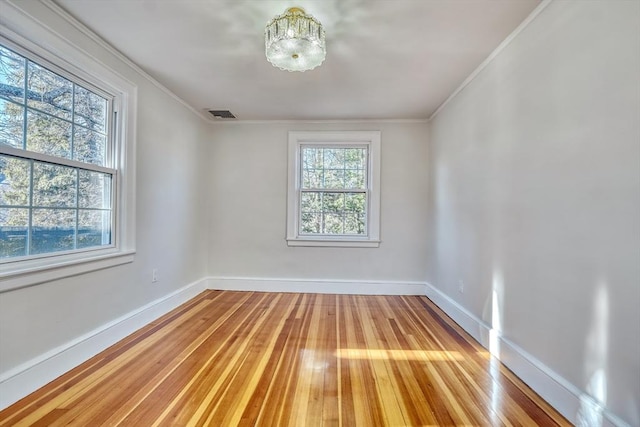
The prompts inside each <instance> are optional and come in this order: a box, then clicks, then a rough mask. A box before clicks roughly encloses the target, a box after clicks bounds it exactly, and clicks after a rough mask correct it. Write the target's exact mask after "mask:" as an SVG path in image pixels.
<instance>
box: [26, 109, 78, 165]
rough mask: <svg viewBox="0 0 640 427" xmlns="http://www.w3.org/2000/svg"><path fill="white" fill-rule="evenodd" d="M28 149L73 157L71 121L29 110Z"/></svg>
mask: <svg viewBox="0 0 640 427" xmlns="http://www.w3.org/2000/svg"><path fill="white" fill-rule="evenodd" d="M27 150H29V151H35V152H37V153H42V154H49V155H51V156H58V157H64V158H67V159H69V158H71V123H69V122H65V121H64V120H60V119H56V118H55V117H51V116H48V115H46V114H40V113H35V112H32V111H28V112H27Z"/></svg>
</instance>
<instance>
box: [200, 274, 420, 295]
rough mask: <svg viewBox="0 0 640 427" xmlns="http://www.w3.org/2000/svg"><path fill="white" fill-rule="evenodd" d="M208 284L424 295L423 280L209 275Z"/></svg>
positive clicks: (224, 287) (220, 287)
mask: <svg viewBox="0 0 640 427" xmlns="http://www.w3.org/2000/svg"><path fill="white" fill-rule="evenodd" d="M207 281H208V285H207V286H208V288H209V289H216V290H225V291H254V292H295V293H315V294H357V295H424V282H400V281H398V282H395V281H367V280H321V279H315V280H307V279H267V278H257V277H209V278H208V279H207Z"/></svg>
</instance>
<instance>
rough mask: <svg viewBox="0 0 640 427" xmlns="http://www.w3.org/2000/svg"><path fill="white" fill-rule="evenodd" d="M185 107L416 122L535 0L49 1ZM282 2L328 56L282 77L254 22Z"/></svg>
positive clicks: (252, 115)
mask: <svg viewBox="0 0 640 427" xmlns="http://www.w3.org/2000/svg"><path fill="white" fill-rule="evenodd" d="M57 3H58V4H59V5H60V6H62V7H63V8H64V9H66V10H67V11H68V12H69V13H70V14H71V15H73V16H75V17H76V18H77V19H78V20H80V21H81V22H83V23H84V24H86V25H87V26H88V27H90V28H91V29H92V30H94V31H95V32H96V33H97V34H98V35H100V36H101V37H102V38H104V39H105V40H106V41H107V42H109V43H110V44H111V45H113V46H114V47H115V48H116V49H118V50H119V51H120V52H122V53H123V54H124V55H126V56H127V57H129V58H130V59H131V60H132V61H133V62H135V63H136V64H138V65H139V66H140V67H141V68H143V69H144V70H145V71H146V72H148V73H149V74H150V75H152V76H153V77H154V78H155V79H156V80H158V81H159V82H161V83H162V84H163V85H164V86H166V87H167V88H168V89H170V90H171V91H172V92H174V93H175V94H176V95H178V96H179V97H180V98H182V99H183V100H184V101H186V102H187V103H188V104H189V105H191V106H192V107H193V108H194V109H196V110H198V111H205V110H207V109H220V110H224V109H228V110H231V112H233V113H234V114H235V115H236V116H237V117H238V119H241V120H273V119H282V120H334V119H425V118H427V117H429V116H430V115H431V114H432V113H433V112H434V111H435V110H436V109H437V108H438V106H439V105H440V104H441V103H442V102H444V101H445V100H446V98H447V97H448V96H449V95H450V94H451V93H452V92H453V91H454V90H455V89H456V88H457V87H458V86H459V85H460V83H462V81H463V80H464V79H465V78H466V77H467V76H468V75H469V74H470V73H471V72H472V71H473V70H474V69H475V68H476V67H477V66H478V65H479V64H480V63H481V62H482V61H483V60H484V59H485V58H486V57H487V56H488V55H489V54H490V53H491V52H492V51H493V50H494V49H495V48H496V47H497V46H498V45H499V44H500V42H502V41H503V40H504V39H505V38H506V37H507V36H508V35H509V33H511V31H513V30H514V29H515V28H516V27H517V26H518V24H520V23H521V22H522V21H523V20H524V19H525V18H526V17H527V15H529V13H530V12H531V11H532V10H533V9H534V8H535V7H536V6H537V5H538V4H539V3H540V0H290V1H282V0H110V1H104V0H57ZM291 6H300V7H303V8H304V9H305V10H306V11H307V12H308V13H310V14H312V15H314V16H315V17H316V18H318V19H319V20H320V21H321V22H322V23H323V25H324V27H325V31H326V37H327V58H326V60H325V62H324V64H322V66H320V67H319V68H316V69H315V70H312V71H307V72H305V73H289V72H287V71H281V70H279V69H277V68H275V67H273V66H272V65H271V64H270V63H269V62H267V60H266V58H265V56H264V26H265V24H266V23H267V21H269V20H270V19H271V18H272V17H273V16H275V15H278V14H281V13H283V12H284V11H285V9H286V8H288V7H291Z"/></svg>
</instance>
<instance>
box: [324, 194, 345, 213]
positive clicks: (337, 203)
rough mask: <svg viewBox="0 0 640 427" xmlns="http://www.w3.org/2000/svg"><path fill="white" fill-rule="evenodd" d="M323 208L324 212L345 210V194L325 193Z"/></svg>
mask: <svg viewBox="0 0 640 427" xmlns="http://www.w3.org/2000/svg"><path fill="white" fill-rule="evenodd" d="M322 210H323V212H342V211H343V210H344V194H342V193H323V195H322Z"/></svg>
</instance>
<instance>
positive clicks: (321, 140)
mask: <svg viewBox="0 0 640 427" xmlns="http://www.w3.org/2000/svg"><path fill="white" fill-rule="evenodd" d="M379 151H380V132H290V133H289V156H290V159H289V164H290V170H289V195H288V205H289V210H288V224H287V241H288V243H289V245H290V246H378V245H379V205H380V197H379V169H380V166H379V165H380V156H379Z"/></svg>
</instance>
